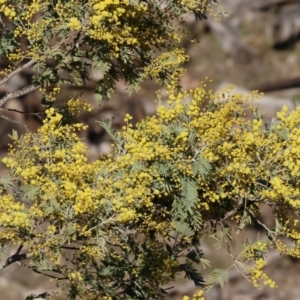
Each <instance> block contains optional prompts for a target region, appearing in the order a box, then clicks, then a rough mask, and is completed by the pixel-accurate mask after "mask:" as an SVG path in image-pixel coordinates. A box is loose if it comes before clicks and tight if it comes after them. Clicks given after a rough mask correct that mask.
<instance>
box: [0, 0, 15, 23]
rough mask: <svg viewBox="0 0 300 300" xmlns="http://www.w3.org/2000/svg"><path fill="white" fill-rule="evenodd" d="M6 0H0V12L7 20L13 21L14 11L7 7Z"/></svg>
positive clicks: (9, 6)
mask: <svg viewBox="0 0 300 300" xmlns="http://www.w3.org/2000/svg"><path fill="white" fill-rule="evenodd" d="M6 3H7V0H0V5H1V6H0V12H3V13H4V15H5V16H6V17H8V18H9V19H14V18H15V17H16V15H17V14H16V11H15V10H14V8H12V6H11V5H9V4H8V5H7V4H6Z"/></svg>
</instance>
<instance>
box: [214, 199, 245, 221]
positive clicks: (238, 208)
mask: <svg viewBox="0 0 300 300" xmlns="http://www.w3.org/2000/svg"><path fill="white" fill-rule="evenodd" d="M243 203H244V199H243V198H241V199H240V200H239V202H238V203H237V206H236V207H235V208H234V209H233V210H231V211H229V212H228V213H227V214H225V216H224V218H223V219H221V220H220V221H219V222H220V223H222V222H224V221H226V220H227V219H229V218H231V217H233V216H234V215H235V214H236V213H237V212H238V211H239V210H240V209H241V208H242V206H243Z"/></svg>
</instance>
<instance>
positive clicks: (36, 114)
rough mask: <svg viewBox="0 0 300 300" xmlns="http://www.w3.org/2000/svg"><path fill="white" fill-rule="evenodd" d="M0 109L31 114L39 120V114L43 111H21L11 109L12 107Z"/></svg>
mask: <svg viewBox="0 0 300 300" xmlns="http://www.w3.org/2000/svg"><path fill="white" fill-rule="evenodd" d="M0 110H3V111H7V112H10V111H11V112H16V113H19V114H24V115H27V114H28V115H33V116H37V117H38V118H39V119H41V120H42V117H41V116H40V115H39V114H41V113H44V111H37V112H30V111H21V110H17V109H12V108H8V109H4V108H0Z"/></svg>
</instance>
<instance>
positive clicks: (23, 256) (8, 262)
mask: <svg viewBox="0 0 300 300" xmlns="http://www.w3.org/2000/svg"><path fill="white" fill-rule="evenodd" d="M22 247H23V246H22ZM21 249H22V248H21V246H20V247H19V248H18V250H17V252H16V253H15V254H14V255H12V256H11V257H9V258H7V259H6V261H5V263H4V264H3V266H2V269H1V270H3V269H4V268H6V267H8V266H9V265H11V264H13V263H14V262H18V261H21V260H24V259H27V258H30V257H32V255H31V254H30V253H23V254H20V253H19V252H20V251H21Z"/></svg>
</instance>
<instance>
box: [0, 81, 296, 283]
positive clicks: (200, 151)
mask: <svg viewBox="0 0 300 300" xmlns="http://www.w3.org/2000/svg"><path fill="white" fill-rule="evenodd" d="M205 85H206V82H203V83H202V86H200V87H199V88H196V89H194V90H189V91H183V92H180V93H177V92H175V90H174V89H169V90H168V95H169V96H168V100H167V104H166V105H163V104H161V102H159V105H158V109H157V114H155V115H154V116H152V117H148V118H146V119H145V120H143V121H141V122H140V123H138V124H137V125H136V127H135V128H133V126H132V124H131V123H130V119H131V117H130V116H129V115H126V116H125V126H124V128H123V131H121V132H119V133H116V134H115V135H114V139H115V142H116V144H115V147H114V150H113V151H112V152H111V153H110V154H109V155H108V156H107V157H101V158H100V159H99V160H98V161H96V162H94V163H88V161H87V153H88V149H87V147H86V146H85V145H84V143H83V142H82V141H80V140H79V138H78V136H77V135H76V131H77V130H79V129H83V128H85V127H84V126H83V125H82V124H76V123H75V124H72V125H65V123H64V122H63V121H64V116H63V115H62V114H59V113H58V112H57V111H56V110H55V109H54V108H50V109H48V110H46V119H45V121H44V124H43V126H42V127H41V128H40V129H39V130H38V132H37V133H36V134H26V135H25V136H24V137H22V138H21V139H17V138H15V140H14V146H15V148H13V147H11V150H10V153H9V156H8V158H5V159H4V160H3V162H4V163H5V164H6V165H7V166H8V167H9V168H10V169H11V172H12V173H13V176H14V177H16V178H18V180H19V182H21V185H22V186H24V188H23V190H24V191H26V189H28V188H29V189H32V192H31V193H30V195H29V196H28V195H27V194H26V197H29V198H30V205H28V207H26V213H24V211H23V209H24V208H25V207H23V206H22V205H20V204H19V200H18V197H17V196H16V197H14V196H13V195H10V196H9V197H8V196H6V195H5V194H2V195H1V198H3V199H4V201H2V202H1V205H2V206H1V209H2V211H3V212H4V211H10V212H11V216H14V218H15V219H14V220H15V221H13V220H12V219H7V217H6V216H4V214H3V215H2V216H1V215H0V222H2V223H1V224H2V226H4V228H5V230H3V231H1V232H0V241H1V240H4V241H7V240H8V239H11V241H13V242H15V241H20V239H21V236H20V235H21V232H23V230H24V228H25V227H26V229H28V230H29V231H32V232H35V231H34V230H36V227H35V226H37V225H36V224H37V223H38V220H40V219H47V220H48V221H49V222H50V226H49V227H48V228H47V229H46V230H45V231H44V232H41V233H39V236H38V239H41V238H45V240H46V242H45V243H43V244H39V243H38V244H39V248H38V251H37V250H36V249H37V247H36V244H37V240H36V239H32V238H30V239H27V238H25V237H24V240H23V241H22V242H23V244H24V245H28V246H29V249H31V251H33V252H34V253H35V254H36V255H37V254H38V252H39V251H44V252H45V253H46V254H47V255H48V257H49V259H52V261H55V263H59V256H58V254H57V252H55V251H54V250H53V249H55V245H61V243H62V240H63V241H65V240H67V241H69V242H79V243H80V244H81V243H82V244H81V247H80V248H79V253H81V254H79V256H80V257H81V258H82V257H83V256H84V255H83V254H84V253H86V255H85V257H86V259H92V258H91V257H98V258H99V257H102V256H103V257H105V255H106V253H107V252H106V251H105V249H104V248H105V247H103V248H101V249H100V251H99V252H98V251H95V248H93V246H94V245H95V244H97V243H100V242H99V241H101V243H102V244H101V243H100V244H101V245H105V239H106V234H107V235H108V236H109V237H110V243H112V245H120V247H121V248H122V251H121V252H116V253H115V252H113V253H112V252H111V251H110V254H109V255H113V258H114V259H116V260H117V261H122V255H125V253H127V252H126V251H127V250H126V249H127V248H126V246H125V245H124V235H123V234H124V232H128V231H129V232H131V237H132V238H136V239H137V240H138V239H140V238H142V239H143V243H144V246H143V247H146V248H147V249H152V254H153V253H155V257H157V264H156V262H154V261H153V262H152V261H150V262H149V259H148V258H149V257H148V256H149V255H150V254H151V253H150V252H149V253H150V254H149V253H146V252H145V251H144V252H143V253H138V254H137V263H136V264H133V265H132V272H133V273H134V274H135V275H136V276H138V275H141V274H143V272H144V270H145V268H148V269H149V268H150V269H151V270H153V271H151V272H152V273H151V272H150V271H149V272H150V273H149V274H150V275H151V276H150V275H149V276H150V277H153V278H152V279H151V282H152V281H153V284H155V282H156V283H162V282H164V283H165V282H166V281H167V278H172V276H175V275H176V272H178V264H177V261H176V260H174V259H173V258H172V257H171V256H169V255H168V254H167V252H166V251H164V250H163V247H161V243H160V242H157V240H154V241H153V240H151V239H149V238H147V237H148V236H149V232H155V236H157V237H159V239H160V240H161V241H164V242H167V241H168V240H169V238H170V235H171V233H172V232H174V230H176V224H175V223H176V219H175V220H174V219H173V218H172V216H173V215H174V210H176V208H177V206H176V205H178V206H180V204H178V202H179V201H183V202H182V206H181V207H180V209H182V210H184V209H185V207H188V206H189V205H190V207H191V208H190V210H191V211H192V212H193V214H190V212H189V211H183V213H182V214H181V215H184V214H186V215H187V216H188V217H187V218H186V219H184V220H182V222H189V218H191V217H193V215H195V214H199V216H200V217H199V221H198V224H197V225H194V224H193V226H195V230H196V231H197V230H198V231H199V232H198V231H197V232H198V233H201V234H204V233H203V232H205V230H204V229H203V228H204V226H205V224H207V222H210V221H211V220H212V219H214V220H219V219H222V218H224V216H226V215H227V214H228V212H230V211H235V209H236V206H237V205H238V202H239V201H240V199H247V209H249V213H253V214H255V213H256V211H257V209H258V208H257V207H258V206H259V204H260V203H266V204H267V205H271V206H272V207H273V206H276V205H279V206H280V207H284V208H285V209H287V210H290V209H291V208H293V209H294V210H295V211H296V212H297V213H298V210H299V204H298V202H299V200H298V199H299V186H298V179H299V178H298V177H299V176H298V173H296V174H295V173H293V172H294V171H295V170H294V166H290V163H291V164H292V163H293V162H295V163H297V161H298V160H299V159H300V152H299V138H298V136H299V127H300V109H297V110H295V111H294V112H292V113H291V114H289V115H287V114H285V108H283V110H282V112H281V114H280V115H279V116H280V120H277V122H275V123H273V124H271V127H270V128H267V127H264V126H263V125H262V124H263V123H262V121H261V119H259V118H257V119H256V120H253V121H247V120H245V111H244V108H243V107H242V105H241V104H242V103H243V101H244V100H245V99H244V97H243V96H242V95H234V96H232V97H231V98H229V100H228V101H223V100H222V97H221V94H218V95H217V96H214V95H213V93H212V92H211V91H206V89H205ZM221 93H222V92H221ZM257 96H258V95H257V93H255V92H253V93H251V94H250V95H249V96H248V97H247V98H246V99H247V100H249V98H253V99H254V98H256V97H257ZM186 99H191V101H190V102H187V101H186ZM206 99H211V102H210V105H207V106H205V105H204V100H206ZM68 105H69V106H70V108H69V109H70V110H71V111H73V112H74V114H75V112H77V111H78V112H80V111H81V108H80V107H84V108H86V109H88V108H89V106H85V105H83V104H82V102H81V101H78V100H76V99H73V101H71V102H69V103H68ZM77 106H78V107H77ZM253 139H254V140H255V142H253ZM245 140H248V142H247V143H245ZM286 161H288V162H289V164H287V163H286ZM179 196H180V197H179ZM191 202H192V204H191ZM191 205H192V206H191ZM243 209H246V208H243ZM243 209H240V210H236V213H235V216H236V217H237V223H238V224H237V225H240V224H241V225H243V218H244V211H243ZM274 213H275V217H276V218H278V222H280V223H283V222H285V221H286V222H287V223H286V224H287V225H286V226H285V227H282V228H281V229H280V235H282V236H286V237H288V238H290V239H292V240H294V241H295V242H296V243H295V246H294V247H291V248H290V249H288V248H284V247H283V246H282V244H281V243H280V242H279V241H277V242H276V243H275V246H276V248H277V249H278V250H279V251H282V252H283V253H292V254H293V255H295V256H297V257H299V256H300V254H299V253H300V252H299V246H297V245H299V243H298V242H297V241H299V240H300V235H299V234H298V233H297V230H296V229H295V228H292V229H291V228H290V227H291V226H292V225H291V224H296V225H297V222H294V220H296V219H298V217H297V215H296V214H295V215H294V216H290V215H287V216H286V217H285V219H284V216H282V214H281V213H280V212H278V214H280V215H279V216H277V215H276V214H277V212H276V211H275V212H274ZM179 216H180V215H179ZM283 219H284V220H283ZM9 222H15V223H14V224H15V226H16V227H15V228H11V227H9V225H8V224H9ZM288 225H289V226H290V227H288ZM296 225H294V227H295V226H296ZM117 227H118V228H119V227H120V228H122V230H120V231H118V230H117V229H116V228H117ZM106 230H107V232H106ZM66 231H67V232H69V233H68V235H67V238H66ZM132 232H133V233H132ZM270 232H271V234H272V235H275V234H276V233H274V232H273V231H271V230H270ZM190 240H191V239H190V238H189V237H188V236H185V235H184V234H183V235H182V242H183V243H188V242H189V241H190ZM274 240H275V241H276V239H274ZM96 241H97V242H96ZM97 245H98V244H97ZM267 249H268V243H266V242H261V241H257V242H256V243H254V244H252V245H250V244H246V245H245V246H244V248H243V250H242V252H241V254H240V256H241V258H242V259H243V260H245V261H251V260H254V261H255V262H256V267H255V268H249V269H247V270H248V273H249V275H250V278H251V279H252V281H253V282H254V284H255V285H259V279H262V280H263V282H264V283H265V284H268V285H270V286H271V287H274V286H275V284H274V282H273V281H272V280H270V279H269V278H268V277H267V275H265V274H264V273H263V271H262V268H263V267H264V265H265V261H264V259H263V255H264V254H265V253H266V251H267ZM123 251H124V252H123ZM79 256H78V257H79ZM81 267H82V265H81V264H80V259H79V258H78V266H77V270H75V271H74V272H76V271H78V272H79V270H80V268H81ZM74 272H73V271H72V272H71V273H74ZM72 276H75V275H72ZM75 277H76V276H75ZM75 277H74V280H75ZM76 280H79V279H78V278H77V277H76Z"/></svg>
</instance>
